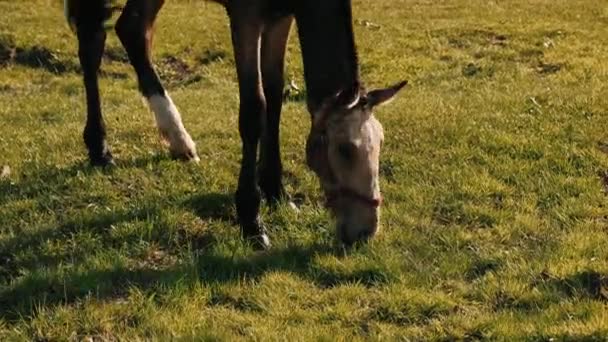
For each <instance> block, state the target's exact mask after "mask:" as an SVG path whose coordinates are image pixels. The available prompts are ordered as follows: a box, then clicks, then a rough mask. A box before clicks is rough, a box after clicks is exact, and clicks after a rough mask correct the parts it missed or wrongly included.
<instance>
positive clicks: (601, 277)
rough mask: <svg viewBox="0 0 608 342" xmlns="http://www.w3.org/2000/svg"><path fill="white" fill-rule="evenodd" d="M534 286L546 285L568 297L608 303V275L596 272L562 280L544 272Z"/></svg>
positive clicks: (585, 272) (578, 274)
mask: <svg viewBox="0 0 608 342" xmlns="http://www.w3.org/2000/svg"><path fill="white" fill-rule="evenodd" d="M532 285H533V286H539V285H544V286H545V287H549V288H553V289H556V290H558V291H560V292H562V293H564V294H565V295H566V296H568V297H586V298H589V299H592V300H600V301H603V302H608V275H606V274H601V273H599V272H595V271H584V272H579V273H576V274H572V275H569V276H567V277H562V278H560V277H555V276H553V275H551V274H549V273H548V272H547V271H543V272H542V273H541V274H540V275H539V277H538V279H537V280H536V281H535V282H534V283H533V284H532Z"/></svg>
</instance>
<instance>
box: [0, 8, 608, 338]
mask: <svg viewBox="0 0 608 342" xmlns="http://www.w3.org/2000/svg"><path fill="white" fill-rule="evenodd" d="M353 8H354V26H355V31H356V37H357V43H358V48H359V54H360V60H361V72H362V77H363V79H364V80H365V82H366V85H368V86H369V87H382V86H385V85H388V84H390V83H394V82H395V81H399V80H401V79H403V78H405V79H408V80H409V81H410V85H409V86H408V89H406V90H405V91H403V92H402V93H401V94H400V96H399V97H398V99H396V100H395V101H394V102H392V103H391V104H389V105H386V106H385V107H382V108H380V109H378V110H377V113H376V116H377V117H378V118H379V119H380V121H381V122H382V123H383V125H384V130H385V135H386V141H385V144H384V147H383V152H382V157H381V177H382V178H381V187H382V190H383V195H384V198H385V204H384V206H383V212H382V221H381V225H382V231H381V232H380V234H379V236H378V237H377V238H376V239H375V240H374V241H373V242H372V243H370V244H368V245H366V246H359V247H358V248H355V249H354V250H352V251H350V252H348V253H346V254H343V253H340V252H339V251H337V250H336V248H335V247H334V232H333V223H332V221H331V217H330V216H329V215H328V213H327V212H326V211H325V209H324V208H323V206H322V196H321V193H320V191H319V186H318V184H317V180H316V178H315V177H314V175H313V174H312V172H310V171H309V170H308V169H307V168H306V166H305V160H304V159H305V158H304V145H305V139H306V135H307V133H308V130H309V127H310V121H309V114H308V112H307V111H306V108H305V107H306V106H305V101H304V99H305V85H304V83H303V79H302V63H301V58H300V54H299V45H298V44H299V42H298V39H297V37H296V35H295V34H294V35H293V36H292V39H291V40H290V43H289V53H288V60H287V73H286V74H287V77H288V80H287V83H288V84H289V83H291V82H293V83H294V84H295V85H297V86H298V88H299V90H298V89H295V88H293V87H292V88H290V89H289V91H288V94H287V96H286V100H285V107H284V112H283V119H282V131H281V142H282V151H283V160H284V166H285V170H286V178H285V179H286V184H287V189H288V191H289V193H290V194H291V195H292V196H294V197H295V198H297V199H298V201H299V203H300V211H299V212H295V211H293V210H291V208H289V206H287V205H280V206H279V207H278V208H277V209H276V210H274V211H271V210H269V209H267V208H265V209H264V210H263V220H264V221H265V222H266V224H267V225H268V227H269V231H270V237H271V239H272V240H273V248H272V249H271V250H269V251H267V252H262V253H260V252H254V251H253V250H252V249H251V248H250V247H249V246H248V245H247V244H245V243H244V242H243V241H242V240H241V239H240V235H239V231H238V227H237V225H236V223H235V209H234V202H233V192H234V190H235V187H236V182H237V174H238V167H239V162H240V139H239V135H238V131H237V111H238V92H237V83H236V75H235V71H234V59H233V55H232V50H231V46H230V35H229V31H228V20H227V18H226V15H225V13H224V10H223V9H222V8H221V7H220V6H219V5H216V4H212V3H206V2H201V1H191V0H170V1H167V3H166V5H165V8H164V10H163V12H161V15H160V17H159V20H158V27H157V32H156V39H155V51H154V57H155V64H156V65H157V67H158V70H159V73H160V74H161V76H162V78H163V80H164V82H165V84H166V86H167V88H168V90H169V92H170V93H171V95H172V96H173V99H174V100H175V102H176V104H177V105H178V107H179V108H180V110H181V112H182V115H183V117H184V121H185V124H186V127H187V128H188V130H189V132H190V134H191V135H192V137H193V139H194V140H195V141H196V143H197V146H198V151H199V155H200V157H201V162H200V163H199V164H187V163H181V162H177V161H173V160H171V158H170V157H169V155H168V153H167V152H166V149H165V147H164V146H163V145H162V144H161V142H160V140H159V137H158V133H157V131H156V128H155V127H154V123H153V116H152V114H151V113H150V112H149V110H148V109H147V108H146V107H145V106H144V105H143V102H142V100H141V96H140V95H139V93H138V92H137V84H136V80H135V77H134V73H133V72H132V70H131V68H130V66H129V64H128V62H127V59H126V55H125V53H124V51H123V50H122V48H121V47H120V44H119V42H118V40H117V39H116V37H115V35H113V34H112V35H110V38H109V41H108V46H107V49H106V53H105V56H104V64H103V66H102V69H103V70H102V72H101V89H102V97H103V109H104V112H105V118H106V123H107V124H108V135H109V137H108V141H109V143H110V145H111V147H112V149H113V153H114V156H115V158H116V162H117V164H118V165H117V167H115V168H111V169H95V168H91V167H90V166H89V165H88V163H87V160H86V151H85V148H84V144H83V142H82V128H83V125H84V118H85V102H84V89H83V86H82V81H81V76H80V73H79V65H78V59H77V53H76V39H75V37H74V36H73V34H72V33H71V32H70V30H69V28H68V26H67V24H66V22H65V19H64V17H63V12H62V7H61V3H60V2H59V1H51V0H19V1H15V0H0V103H1V105H0V340H2V341H31V340H33V341H64V340H66V341H67V340H70V341H81V340H82V341H118V340H121V341H138V340H202V341H207V340H208V341H214V340H227V341H231V340H237V339H243V340H260V341H266V340H294V341H298V340H320V341H356V340H403V341H410V340H411V341H420V340H441V341H452V340H467V341H473V340H505V341H514V340H528V341H562V340H564V341H581V340H588V341H605V340H608V201H607V196H608V60H607V57H608V2H606V1H604V0H500V1H499V0H441V1H431V0H375V1H363V0H353ZM293 33H295V32H293Z"/></svg>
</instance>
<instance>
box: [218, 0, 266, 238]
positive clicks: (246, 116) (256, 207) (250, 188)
mask: <svg viewBox="0 0 608 342" xmlns="http://www.w3.org/2000/svg"><path fill="white" fill-rule="evenodd" d="M251 7H252V11H247V10H244V9H242V8H239V10H238V11H231V8H228V13H229V15H230V25H231V31H232V44H233V48H234V56H235V60H236V67H237V76H238V81H239V94H240V105H239V133H240V136H241V141H242V149H243V150H242V160H241V171H240V175H239V184H238V188H237V191H236V195H235V197H236V198H235V199H236V210H237V216H238V220H239V224H240V226H241V229H242V233H243V236H244V237H245V238H247V239H250V240H251V241H252V243H253V244H254V247H255V248H261V249H263V248H267V247H269V245H270V241H269V240H268V236H267V235H266V232H265V229H264V226H263V225H262V223H261V221H260V218H259V211H260V201H261V194H260V190H259V188H258V185H257V181H256V163H257V150H258V143H259V140H260V136H261V132H262V127H263V123H264V118H265V115H266V99H265V97H264V92H263V87H262V79H261V72H260V49H261V36H262V30H263V22H262V20H261V18H260V17H258V16H256V15H255V13H256V12H257V9H256V8H255V4H252V5H251Z"/></svg>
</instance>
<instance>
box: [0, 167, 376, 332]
mask: <svg viewBox="0 0 608 342" xmlns="http://www.w3.org/2000/svg"><path fill="white" fill-rule="evenodd" d="M167 158H168V157H167ZM164 160H165V157H162V156H153V157H146V158H143V159H135V160H131V161H117V164H118V167H126V168H128V167H134V168H147V167H149V165H150V164H154V163H160V162H162V161H164ZM97 172H102V173H104V174H108V175H111V174H112V173H113V172H114V170H113V169H101V170H100V169H93V168H91V167H90V166H88V164H87V163H86V162H81V163H76V164H74V165H72V166H69V167H66V168H57V167H49V168H41V169H39V170H38V171H35V172H30V173H29V174H27V175H25V176H24V177H21V178H22V179H21V180H20V181H19V182H17V183H10V182H8V181H6V182H5V181H2V183H0V192H2V193H5V191H7V190H8V191H7V192H6V194H7V195H6V196H3V197H2V198H0V205H2V204H3V203H9V202H10V201H12V200H19V199H23V198H31V199H35V198H36V197H37V196H39V195H41V194H43V193H45V192H47V191H50V190H52V189H56V188H57V187H61V185H62V184H64V183H66V182H69V181H70V178H73V177H77V176H81V175H83V174H84V175H90V174H94V173H97ZM147 202H154V201H153V200H152V201H147ZM177 205H178V206H181V207H182V208H187V210H189V211H191V212H192V213H193V214H194V215H196V216H198V217H200V218H202V219H203V220H219V221H222V222H225V223H228V224H231V225H234V226H235V229H234V235H235V237H236V236H238V228H237V227H236V225H235V214H234V205H233V198H232V194H225V193H201V194H197V195H193V196H191V197H189V198H187V199H186V200H184V201H182V202H180V203H178V204H177ZM165 209H166V208H164V207H162V206H159V205H155V204H154V203H150V204H149V205H146V204H144V205H141V206H138V207H135V208H125V209H119V210H115V211H113V212H107V213H99V214H98V213H95V214H94V215H89V216H83V217H78V218H74V219H66V220H64V221H62V222H59V224H57V223H53V222H50V223H49V224H48V225H46V226H42V227H41V229H38V230H36V231H27V230H23V231H19V232H17V233H15V234H14V235H13V236H10V237H8V238H6V239H4V240H0V320H5V321H6V322H14V321H17V320H20V319H23V318H26V319H31V318H35V317H36V315H37V314H38V312H40V310H46V309H50V308H53V307H56V306H59V305H69V304H73V303H78V302H80V301H82V300H86V298H90V297H93V298H96V299H99V300H111V299H113V298H119V297H121V296H126V295H127V294H128V293H129V291H130V290H131V289H133V288H137V289H139V290H141V291H156V290H157V289H159V288H170V287H172V286H181V285H183V284H198V283H203V284H225V283H231V282H238V281H241V280H242V279H244V278H248V279H259V278H261V277H263V276H264V275H265V274H266V273H268V272H273V271H288V272H290V273H294V274H298V275H300V276H301V277H303V278H305V279H310V280H311V281H313V282H315V283H316V284H318V285H319V286H323V287H331V286H335V285H337V284H340V283H343V282H357V283H362V284H368V285H369V286H373V284H376V283H378V282H384V281H385V279H384V278H383V275H382V272H381V271H377V270H374V269H371V270H367V269H364V270H360V271H355V272H352V273H344V274H340V273H332V272H324V271H322V270H320V269H319V268H318V267H316V266H314V258H315V257H316V256H318V255H327V254H335V255H339V254H340V251H338V250H337V249H335V248H334V247H333V246H332V245H331V244H325V243H323V242H318V243H312V244H297V243H291V244H289V245H287V246H281V247H275V248H273V249H271V250H270V251H266V252H263V253H258V254H254V253H253V252H252V251H250V252H247V250H242V248H243V246H245V245H244V244H238V243H237V244H235V245H234V248H235V249H236V250H239V249H240V251H241V252H238V253H237V254H236V255H237V256H235V255H226V253H219V252H218V248H214V246H218V237H217V236H216V234H213V232H210V231H209V230H203V231H202V232H198V233H197V234H198V235H192V232H188V231H182V230H181V228H179V227H170V226H168V225H172V224H173V223H170V221H169V222H167V221H165V220H163V219H162V211H163V210H165ZM159 218H160V219H159ZM137 222H147V223H150V222H152V223H151V224H152V225H156V227H153V229H152V230H151V234H152V236H147V237H146V239H148V240H149V241H146V242H147V243H151V244H157V245H160V247H161V249H162V250H164V251H166V252H167V254H170V255H179V256H180V257H181V258H183V260H181V261H180V262H168V263H162V262H156V260H152V261H149V262H148V261H146V262H143V263H139V264H138V263H132V262H111V261H105V262H103V263H102V265H98V264H97V263H95V262H94V263H93V264H94V265H96V266H94V267H92V266H90V265H91V262H90V261H91V259H90V258H91V257H93V258H94V257H95V251H94V250H93V251H92V250H90V249H88V248H87V247H86V246H83V247H79V246H72V245H70V246H69V247H66V245H69V244H70V243H71V242H70V241H72V242H73V241H74V240H70V238H71V237H73V236H77V235H79V234H81V235H87V236H90V237H92V238H93V239H95V240H97V241H98V243H97V244H96V246H99V245H101V246H102V248H104V249H105V250H115V251H116V254H117V255H121V248H124V246H125V244H131V243H132V244H136V243H138V242H141V239H142V237H141V236H140V235H138V234H137V233H136V232H135V233H127V234H124V233H122V234H119V235H116V232H115V230H116V227H120V226H121V225H122V226H128V225H129V224H132V223H137ZM169 228H175V229H169ZM168 231H173V234H174V233H175V232H177V235H178V236H177V237H176V236H175V235H170V234H172V233H168ZM49 241H50V242H52V244H53V245H56V246H58V247H61V248H63V250H64V252H61V253H57V252H56V251H55V252H50V251H48V250H47V249H46V248H47V246H48V245H49V244H48V242H49ZM176 241H177V242H176ZM228 243H229V245H230V246H228V247H229V248H232V247H233V246H232V244H233V243H232V242H228ZM225 247H226V244H224V245H223V247H220V248H219V249H222V248H225ZM23 251H27V253H23ZM180 253H181V254H180ZM228 254H229V253H228Z"/></svg>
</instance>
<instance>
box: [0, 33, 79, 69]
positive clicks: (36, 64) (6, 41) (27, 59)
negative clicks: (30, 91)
mask: <svg viewBox="0 0 608 342" xmlns="http://www.w3.org/2000/svg"><path fill="white" fill-rule="evenodd" d="M11 63H13V64H18V65H22V66H26V67H30V68H36V69H46V70H47V71H49V72H52V73H54V74H62V73H65V72H75V71H77V70H78V67H77V66H76V65H75V64H73V63H72V62H70V61H65V60H62V59H61V58H60V57H59V55H58V53H57V52H54V51H52V50H50V49H48V48H46V47H43V46H39V45H35V46H31V47H25V48H24V47H19V46H17V45H16V43H15V40H14V38H13V37H12V36H10V35H0V66H5V65H8V64H11Z"/></svg>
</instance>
